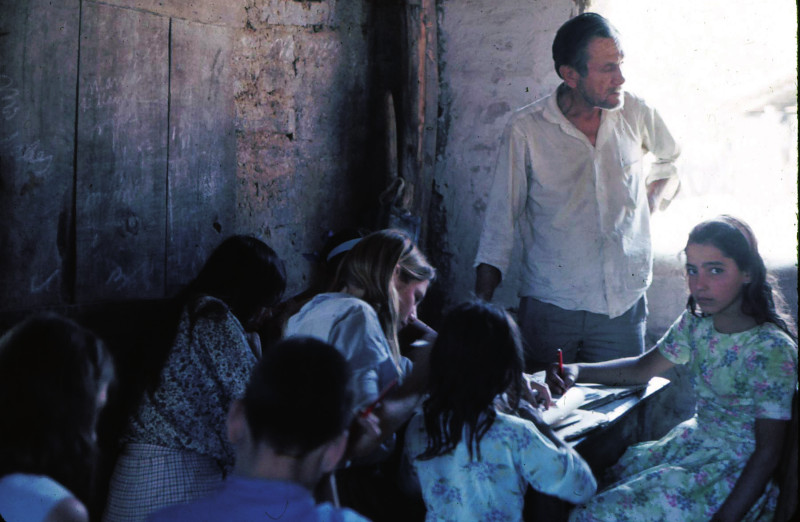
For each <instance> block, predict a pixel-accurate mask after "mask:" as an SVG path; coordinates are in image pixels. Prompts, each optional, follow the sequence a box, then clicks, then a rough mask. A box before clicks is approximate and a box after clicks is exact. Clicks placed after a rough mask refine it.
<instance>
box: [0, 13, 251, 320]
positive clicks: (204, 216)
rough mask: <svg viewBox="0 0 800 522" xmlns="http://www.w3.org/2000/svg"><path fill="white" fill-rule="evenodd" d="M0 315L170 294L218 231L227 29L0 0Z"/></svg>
mask: <svg viewBox="0 0 800 522" xmlns="http://www.w3.org/2000/svg"><path fill="white" fill-rule="evenodd" d="M0 19H2V22H0V35H2V38H0V51H1V52H2V55H0V58H1V59H0V111H2V114H0V122H1V124H2V127H0V220H1V221H0V295H3V296H4V299H3V300H2V301H0V311H3V310H20V309H28V308H36V307H42V306H53V305H64V304H66V305H70V304H82V303H93V302H104V301H119V300H128V299H146V298H159V297H163V296H165V295H169V294H171V293H172V292H174V291H175V290H176V289H177V288H178V287H180V286H181V285H182V284H184V283H185V282H187V281H188V280H189V279H191V277H193V276H194V274H195V273H196V271H197V270H198V269H199V267H200V266H201V264H202V262H203V261H204V260H205V258H206V257H207V255H208V253H209V252H210V251H211V249H213V247H214V246H216V244H217V243H219V241H220V240H221V239H222V238H223V237H224V236H225V235H227V234H230V233H232V232H233V213H234V209H235V199H234V198H235V195H234V183H235V177H236V164H235V161H236V160H235V135H234V130H233V128H234V116H235V114H234V105H233V89H234V86H233V80H232V78H231V76H232V75H231V72H230V71H231V66H230V56H231V50H232V48H233V41H234V40H233V37H234V34H235V32H234V31H235V30H234V29H232V28H230V27H220V26H214V25H208V24H199V23H193V22H189V21H187V20H183V19H173V18H170V17H169V16H163V15H159V14H154V13H150V12H146V11H143V10H140V9H128V8H125V7H117V6H112V5H108V4H106V3H96V2H90V1H83V2H79V1H78V0H69V1H62V2H54V3H50V2H48V1H46V0H23V1H12V2H9V1H8V0H4V1H2V2H0Z"/></svg>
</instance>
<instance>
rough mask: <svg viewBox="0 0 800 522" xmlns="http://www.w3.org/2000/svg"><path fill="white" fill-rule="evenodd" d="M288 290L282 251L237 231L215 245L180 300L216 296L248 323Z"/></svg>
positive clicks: (179, 297) (180, 296)
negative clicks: (262, 308) (279, 253)
mask: <svg viewBox="0 0 800 522" xmlns="http://www.w3.org/2000/svg"><path fill="white" fill-rule="evenodd" d="M284 290H286V268H285V267H284V264H283V261H282V260H281V259H280V258H279V257H278V254H276V253H275V251H274V250H273V249H272V248H271V247H270V246H269V245H267V244H266V243H264V242H263V241H261V240H259V239H256V238H254V237H251V236H244V235H235V236H231V237H229V238H227V239H226V240H224V241H223V242H222V243H220V245H219V246H218V247H217V248H216V249H214V251H213V252H212V253H211V255H210V256H209V258H208V260H207V261H206V262H205V264H204V265H203V268H202V269H201V270H200V273H199V274H197V277H195V278H194V279H193V280H192V281H191V282H190V283H189V285H188V286H187V287H186V289H184V290H183V292H181V293H180V294H179V296H178V301H180V302H181V304H186V302H187V301H188V300H190V299H193V298H196V297H198V296H204V295H207V296H212V297H216V298H217V299H219V300H221V301H223V302H224V303H225V304H227V305H228V306H229V307H230V309H231V312H233V315H235V316H236V318H237V319H239V322H240V323H242V325H245V324H246V323H247V321H248V320H249V319H251V318H252V316H253V314H255V313H256V312H257V311H258V309H259V308H261V307H265V306H270V305H273V304H275V303H277V302H278V301H279V300H280V298H281V296H282V295H283V292H284Z"/></svg>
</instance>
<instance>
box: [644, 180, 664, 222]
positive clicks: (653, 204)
mask: <svg viewBox="0 0 800 522" xmlns="http://www.w3.org/2000/svg"><path fill="white" fill-rule="evenodd" d="M667 183H669V178H664V179H657V180H655V181H653V182H651V183H650V184H649V185H647V205H648V206H649V207H650V213H651V214H652V213H653V212H655V211H656V209H657V208H658V204H659V203H660V202H661V193H662V192H664V187H666V186H667Z"/></svg>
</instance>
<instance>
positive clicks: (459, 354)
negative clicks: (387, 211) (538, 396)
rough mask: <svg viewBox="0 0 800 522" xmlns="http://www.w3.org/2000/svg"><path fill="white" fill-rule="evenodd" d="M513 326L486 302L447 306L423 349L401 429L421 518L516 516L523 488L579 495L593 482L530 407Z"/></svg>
mask: <svg viewBox="0 0 800 522" xmlns="http://www.w3.org/2000/svg"><path fill="white" fill-rule="evenodd" d="M522 370H523V359H522V345H521V341H520V335H519V330H518V328H517V325H516V323H514V321H513V319H511V317H510V316H509V315H508V314H507V313H506V312H505V311H503V310H501V309H500V308H497V307H495V306H494V305H491V304H489V303H486V302H474V303H465V304H462V305H459V306H457V307H456V308H455V309H453V310H452V311H451V312H450V313H448V314H447V315H446V316H445V318H444V320H443V322H442V325H441V328H440V330H439V336H438V338H437V339H436V342H435V343H434V345H433V349H432V351H431V355H430V379H429V381H428V382H429V386H428V392H429V396H428V398H427V399H426V400H425V402H424V404H423V412H422V413H421V414H418V415H416V416H415V417H414V418H413V419H412V420H411V423H410V424H409V426H408V430H407V431H406V441H405V449H406V453H407V455H408V457H409V459H410V461H411V463H412V466H413V467H414V470H415V471H416V473H417V475H418V477H419V480H420V485H421V487H422V493H423V497H424V499H425V505H426V507H427V511H428V513H427V520H444V519H448V520H521V519H522V509H523V502H524V496H525V491H526V489H527V486H528V485H530V486H531V487H532V488H533V489H535V490H537V491H540V492H542V493H546V494H549V495H553V496H556V497H559V498H561V499H563V500H566V501H569V502H573V503H579V502H584V501H586V500H587V499H588V498H589V497H591V496H592V495H593V494H594V492H595V490H596V488H597V484H596V482H595V479H594V476H593V475H592V471H591V469H590V468H589V465H588V464H587V463H586V462H585V461H584V460H583V459H582V458H581V457H580V456H579V455H578V454H577V453H576V452H575V451H574V450H572V449H571V448H569V447H568V446H567V445H566V444H564V442H563V441H561V440H560V439H559V438H558V437H557V436H556V435H555V434H554V433H553V431H552V430H551V429H550V428H549V427H548V426H547V425H546V424H544V423H543V422H542V421H541V418H540V417H538V416H537V413H536V410H533V409H529V414H530V415H532V420H534V419H535V420H536V421H537V423H538V425H534V422H532V421H531V420H526V419H524V418H521V417H520V416H517V415H511V414H507V413H503V412H502V411H500V410H499V409H498V403H499V401H498V398H499V397H503V396H504V397H506V398H507V399H506V401H505V402H507V403H508V405H509V406H510V407H511V409H512V410H516V409H517V408H518V407H519V405H520V397H521V396H522V395H523V394H528V395H530V394H529V393H528V389H527V387H526V384H525V380H524V377H523V374H522Z"/></svg>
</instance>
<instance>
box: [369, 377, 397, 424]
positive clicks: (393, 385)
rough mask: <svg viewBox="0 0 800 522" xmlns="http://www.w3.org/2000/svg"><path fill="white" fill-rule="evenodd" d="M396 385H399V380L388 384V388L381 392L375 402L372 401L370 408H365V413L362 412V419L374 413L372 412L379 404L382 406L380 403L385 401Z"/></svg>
mask: <svg viewBox="0 0 800 522" xmlns="http://www.w3.org/2000/svg"><path fill="white" fill-rule="evenodd" d="M396 385H397V379H393V380H392V382H390V383H389V384H387V385H386V387H385V388H384V389H382V390H381V392H380V393H379V394H378V398H376V399H375V400H374V401H372V402H371V403H370V404H369V406H367V407H366V408H364V411H362V412H361V416H362V417H366V416H367V415H369V414H370V413H372V410H374V409H375V407H376V406H377V405H378V404H380V402H381V401H382V400H383V399H384V397H386V394H387V393H389V392H390V391H391V390H392V388H394V387H395V386H396Z"/></svg>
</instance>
